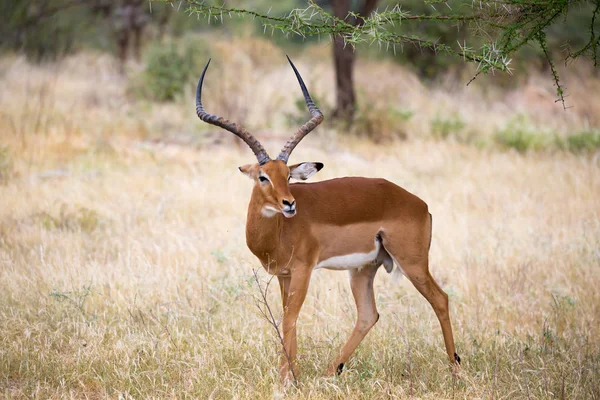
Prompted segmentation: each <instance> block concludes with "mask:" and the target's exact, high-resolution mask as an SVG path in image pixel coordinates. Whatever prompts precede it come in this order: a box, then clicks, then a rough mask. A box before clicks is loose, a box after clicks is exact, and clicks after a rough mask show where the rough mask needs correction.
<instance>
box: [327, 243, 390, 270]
mask: <svg viewBox="0 0 600 400" xmlns="http://www.w3.org/2000/svg"><path fill="white" fill-rule="evenodd" d="M381 264H384V265H385V269H386V271H387V272H392V269H393V267H394V262H393V261H392V258H391V257H390V255H389V254H388V252H387V251H386V250H385V249H384V248H383V246H381V242H380V240H379V239H378V238H376V239H375V249H374V250H373V251H370V252H368V253H351V254H344V255H341V256H334V257H331V258H328V259H326V260H323V261H321V262H320V263H318V264H317V266H316V267H315V269H320V268H325V269H332V270H337V271H345V270H350V269H358V268H363V267H367V266H379V265H381Z"/></svg>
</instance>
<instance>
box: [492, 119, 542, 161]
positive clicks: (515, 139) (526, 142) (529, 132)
mask: <svg viewBox="0 0 600 400" xmlns="http://www.w3.org/2000/svg"><path fill="white" fill-rule="evenodd" d="M494 140H495V141H496V143H497V144H498V145H500V146H501V147H503V148H506V149H515V150H516V151H518V152H519V153H525V152H527V151H529V150H541V149H543V148H545V147H547V146H546V145H547V140H545V138H544V136H542V135H541V134H540V133H538V132H537V131H536V130H535V129H533V128H532V127H531V126H530V125H529V124H528V123H527V120H526V119H525V118H523V117H518V118H516V119H513V120H511V121H510V122H509V123H508V124H507V126H506V127H505V128H504V129H501V130H499V131H498V132H496V134H495V135H494Z"/></svg>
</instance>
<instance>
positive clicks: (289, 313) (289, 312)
mask: <svg viewBox="0 0 600 400" xmlns="http://www.w3.org/2000/svg"><path fill="white" fill-rule="evenodd" d="M309 280H310V273H306V272H304V271H294V273H293V274H292V277H291V278H287V277H286V278H279V284H280V287H281V295H282V298H283V303H284V308H283V323H282V331H283V345H284V348H283V354H282V356H281V363H280V369H279V376H280V377H281V380H282V381H283V382H289V381H291V380H294V378H295V377H297V375H296V374H295V373H294V372H293V371H295V369H294V367H293V365H294V359H295V358H296V351H297V348H298V345H297V341H296V321H297V320H298V315H299V314H300V309H301V308H302V304H303V303H304V299H305V298H306V292H307V291H308V282H309Z"/></svg>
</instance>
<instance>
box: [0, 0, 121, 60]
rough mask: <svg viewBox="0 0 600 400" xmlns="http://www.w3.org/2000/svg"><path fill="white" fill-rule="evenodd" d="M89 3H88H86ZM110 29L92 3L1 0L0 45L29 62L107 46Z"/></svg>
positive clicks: (109, 39) (64, 0)
mask: <svg viewBox="0 0 600 400" xmlns="http://www.w3.org/2000/svg"><path fill="white" fill-rule="evenodd" d="M90 3H91V2H90ZM111 34H112V32H111V26H110V23H107V22H106V21H105V20H104V18H103V17H102V15H101V14H99V13H98V9H97V8H96V5H95V4H86V3H85V2H72V1H67V0H54V1H40V0H3V1H2V2H1V6H0V37H1V39H0V46H1V47H2V48H3V49H11V50H22V51H23V52H24V53H25V54H26V55H27V56H28V57H29V58H30V59H32V60H36V61H41V60H44V59H54V58H56V57H60V56H62V55H65V54H68V53H71V52H73V51H75V50H78V49H81V48H82V47H92V48H102V49H106V48H109V47H110V44H111V43H112V40H111Z"/></svg>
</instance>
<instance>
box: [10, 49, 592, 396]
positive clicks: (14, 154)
mask: <svg viewBox="0 0 600 400" xmlns="http://www.w3.org/2000/svg"><path fill="white" fill-rule="evenodd" d="M237 48H238V49H239V47H237ZM227 61H231V62H224V61H222V63H221V65H220V66H219V68H214V69H213V70H211V71H210V73H209V78H208V82H207V83H208V87H207V89H209V90H207V92H206V100H205V102H206V105H207V107H208V109H209V110H211V111H213V112H215V113H219V114H223V115H227V116H230V117H231V118H232V119H235V117H236V116H237V115H231V113H233V114H236V113H243V114H244V117H245V121H244V122H245V123H246V124H247V125H248V126H250V127H251V128H253V129H254V131H256V132H258V133H257V136H259V137H260V138H264V139H265V144H266V146H267V147H268V149H269V150H271V151H272V152H274V151H276V150H278V148H279V147H280V146H281V144H282V143H283V142H282V140H283V138H284V137H285V136H286V135H287V134H288V133H291V131H292V128H290V127H288V126H287V124H286V119H285V118H284V117H283V116H282V115H283V114H284V113H286V112H287V113H293V112H295V109H294V104H293V102H294V100H295V99H296V98H297V97H298V96H297V87H296V85H297V83H296V82H295V81H294V76H293V74H291V73H290V70H289V67H288V66H287V65H286V64H285V62H284V58H281V62H279V63H277V64H272V65H271V66H269V65H263V66H261V67H260V75H258V76H257V75H253V74H252V73H251V70H252V68H253V67H256V61H252V57H251V54H250V55H248V54H244V53H243V52H240V53H239V54H237V55H236V57H235V58H233V59H231V60H227ZM297 64H298V67H299V68H300V70H301V71H302V73H303V75H304V78H305V80H306V81H307V83H308V84H309V88H310V89H311V91H312V92H313V93H315V94H317V96H320V97H321V98H323V99H324V101H326V102H331V101H332V94H331V89H332V87H331V82H332V79H331V77H332V72H331V69H330V66H329V64H327V63H324V62H317V63H312V62H310V58H309V57H306V58H303V59H299V60H298V62H297ZM132 68H135V66H132ZM358 70H359V84H360V86H361V88H362V89H361V90H363V91H366V92H367V93H380V94H381V96H385V99H386V101H390V102H398V103H399V104H401V105H402V106H405V107H407V108H411V109H412V110H414V112H415V113H416V114H415V117H414V118H412V119H411V120H410V121H409V127H408V128H407V129H408V130H409V131H410V134H409V140H408V141H404V142H392V143H391V144H388V145H386V146H377V145H374V144H371V143H369V142H367V141H365V140H363V139H360V138H355V137H348V136H345V135H344V134H343V132H337V131H335V130H334V129H333V128H331V127H321V128H319V130H318V131H316V132H314V133H313V134H311V136H309V137H308V138H306V139H305V140H304V141H303V143H302V144H301V145H300V146H299V147H298V149H297V150H296V151H295V152H294V155H293V160H290V161H291V162H295V161H301V160H314V161H322V162H324V163H325V169H324V170H323V171H321V172H320V173H319V175H318V176H317V177H316V178H317V179H328V178H333V177H339V176H346V175H348V176H351V175H364V176H372V177H376V176H380V177H385V178H387V179H389V180H391V181H393V182H395V183H397V184H399V185H401V186H403V187H404V188H406V189H408V190H409V191H411V192H413V193H415V194H417V195H418V196H420V197H421V198H423V199H424V200H425V201H426V202H427V203H428V204H429V206H430V210H431V212H432V214H433V221H434V229H433V231H434V237H433V243H432V249H431V269H432V272H433V275H434V276H435V277H436V279H437V281H438V282H439V283H440V284H441V285H442V287H443V288H444V290H445V291H446V292H447V293H448V294H449V296H450V302H451V312H452V322H453V326H454V330H455V336H456V342H457V347H458V351H459V354H460V355H461V357H462V359H463V368H462V371H461V374H460V376H459V377H458V378H457V379H455V380H454V379H453V378H452V375H451V374H450V370H449V368H448V366H447V365H446V357H445V355H444V354H445V353H444V350H443V341H442V336H441V330H440V329H439V325H438V322H437V320H436V319H435V315H434V313H433V311H432V309H431V307H430V306H429V304H428V303H427V302H426V301H425V300H424V299H423V298H422V297H421V296H420V295H419V294H418V292H417V291H416V290H415V289H414V288H413V287H412V286H411V285H410V283H409V282H408V281H407V280H406V279H401V278H400V277H399V276H398V275H396V274H392V275H387V274H385V273H384V272H383V271H382V272H380V274H379V275H378V277H377V279H376V296H377V302H378V307H379V311H380V314H381V319H380V321H379V323H378V324H377V325H376V326H375V328H374V329H373V330H372V332H371V333H370V334H369V335H368V336H367V338H366V339H365V341H364V342H363V344H361V346H360V347H359V350H358V351H357V353H356V354H355V356H354V357H353V358H352V360H351V362H350V363H349V365H348V366H347V367H348V369H347V370H346V371H345V372H344V373H343V374H342V375H341V376H340V377H338V378H333V379H325V378H321V374H322V373H323V372H324V370H325V368H326V367H327V365H328V362H330V361H331V360H332V358H333V357H334V355H335V353H336V352H337V351H338V349H339V347H340V346H341V345H342V344H343V342H344V340H345V338H346V335H348V334H349V333H350V331H351V328H352V324H353V320H354V318H355V311H354V305H353V301H352V296H351V294H350V291H349V290H348V284H347V276H346V275H345V274H343V273H335V272H330V271H319V272H318V273H315V274H314V275H313V278H312V281H311V287H310V292H309V295H308V298H307V301H306V303H305V306H304V308H303V311H302V313H301V316H300V321H299V329H300V331H299V335H300V342H299V344H300V350H299V353H300V358H299V365H300V371H301V378H300V381H299V385H298V387H292V388H288V389H287V390H286V391H283V389H282V388H281V387H279V386H278V384H277V368H276V365H277V352H278V344H277V338H276V336H275V333H274V332H273V330H272V328H271V327H270V326H269V324H268V323H267V322H266V321H265V320H264V319H263V318H262V316H261V314H260V313H259V312H258V310H257V308H256V307H257V297H258V296H259V292H258V288H257V287H256V284H255V283H254V282H253V278H252V269H253V268H255V269H256V268H258V263H257V261H256V260H255V258H254V257H253V256H252V254H251V253H250V252H249V251H248V250H247V248H246V246H245V237H244V224H245V213H246V205H247V201H248V198H249V194H250V190H251V182H249V181H248V180H247V179H246V178H245V177H244V176H242V175H241V174H240V173H239V172H238V171H237V168H236V167H237V166H238V165H241V164H245V163H248V162H252V161H253V158H252V155H251V152H249V151H248V150H247V149H246V148H244V147H236V146H232V144H233V143H234V141H233V140H232V139H231V138H230V137H229V136H231V135H230V134H228V133H227V132H218V131H216V130H214V129H213V128H211V127H207V126H203V125H202V124H201V123H200V122H198V121H197V120H196V117H195V116H194V112H193V110H194V107H193V101H192V100H190V99H191V98H192V97H193V96H192V94H191V91H190V93H188V95H187V96H186V97H185V99H182V100H181V101H177V102H175V103H171V104H150V103H145V102H141V101H139V100H136V99H134V98H132V97H131V96H128V95H127V91H126V86H127V82H126V80H125V78H123V77H121V76H120V75H119V74H118V69H117V68H116V65H115V61H114V60H113V59H112V58H110V57H109V56H106V55H102V54H80V55H77V56H74V57H70V58H68V59H66V60H64V61H62V62H60V63H57V64H48V65H44V66H33V65H30V64H28V63H27V62H25V61H24V60H23V59H21V58H19V57H12V58H4V59H2V60H1V61H0V132H1V136H0V138H1V139H0V140H1V142H0V146H1V147H2V149H4V151H3V152H0V155H2V157H4V159H5V164H4V165H8V166H7V167H4V168H5V170H4V171H5V176H6V178H5V180H4V183H3V185H2V186H0V291H1V292H2V296H1V297H0V390H1V391H2V393H3V396H4V397H5V398H29V397H35V398H88V397H89V398H171V397H173V398H183V397H191V398H215V399H216V398H248V399H256V398H271V397H279V396H287V397H289V398H306V399H309V398H310V399H315V398H316V399H318V398H323V399H325V398H327V399H328V398H340V399H342V398H343V399H352V398H428V399H439V398H468V399H475V398H481V399H483V398H485V399H500V398H510V399H513V398H532V399H536V398H540V399H541V398H543V399H546V398H581V399H594V398H600V385H599V383H598V382H600V344H599V341H600V324H599V321H600V293H599V292H598V287H599V285H600V206H599V204H600V203H599V199H600V173H599V172H600V165H599V162H598V156H597V155H596V156H594V155H588V156H574V155H571V154H567V153H556V154H550V153H544V152H542V153H530V154H525V155H519V154H516V153H513V152H500V151H496V150H491V149H483V150H481V149H478V148H476V147H473V146H467V145H462V144H459V143H456V142H453V141H432V140H428V139H426V138H425V135H421V131H426V130H428V129H430V125H429V121H430V120H431V119H432V117H433V115H434V114H435V113H439V112H449V113H450V112H458V113H460V114H461V116H462V118H463V119H465V120H466V121H467V122H468V124H469V126H470V127H471V128H473V129H476V128H480V129H481V130H482V131H489V132H492V131H493V129H495V128H496V127H497V126H499V125H502V124H504V123H505V122H506V120H507V119H509V118H511V115H512V114H513V113H523V112H525V113H530V114H531V115H533V116H535V118H539V121H540V123H542V122H543V123H544V124H546V125H554V126H556V127H562V129H565V130H568V129H571V128H573V129H579V128H581V127H585V126H589V125H590V124H593V123H594V122H593V118H597V115H596V116H592V117H589V116H586V114H585V113H577V112H573V113H572V114H571V113H567V114H564V113H563V112H562V111H560V108H559V109H558V111H556V110H555V108H553V107H555V105H554V104H549V103H543V105H541V104H542V103H541V101H536V102H535V104H528V103H527V101H523V103H518V102H515V101H514V99H515V98H526V96H527V93H526V92H527V90H528V89H527V88H524V89H523V88H522V89H520V90H516V91H514V92H513V93H512V94H511V96H513V97H510V96H509V97H505V98H501V97H497V100H494V101H491V100H490V101H488V100H489V98H487V97H485V95H484V94H482V93H483V92H482V91H481V90H480V89H479V88H475V89H473V90H472V92H471V91H469V90H462V89H461V90H459V91H458V92H455V91H454V92H453V91H450V90H447V89H442V88H440V89H430V88H426V87H424V86H422V85H421V84H420V83H419V82H418V81H417V80H416V79H415V78H414V77H413V76H412V75H410V74H409V73H408V72H406V71H405V70H403V69H402V68H399V67H396V66H393V65H390V64H385V63H384V64H378V63H375V62H360V63H359V65H358ZM367 72H368V73H369V74H370V76H369V74H367ZM224 77H225V78H224ZM234 77H235V79H234ZM373 77H377V79H375V80H374V79H373ZM219 80H220V81H219ZM532 81H533V78H532ZM593 84H594V85H597V82H596V81H594V83H593ZM536 88H537V86H536ZM569 89H571V90H576V91H579V90H581V91H583V90H584V89H583V88H579V86H578V85H575V84H574V85H571V87H570V88H569ZM536 90H538V89H536ZM539 90H546V89H539ZM233 96H235V97H236V99H235V102H233V101H234V100H232V99H231V97H233ZM497 96H500V95H499V94H498V95H497ZM514 96H516V97H514ZM573 97H577V96H573ZM373 98H374V99H375V98H379V97H378V95H374V97H373ZM236 104H238V106H237V107H236V106H235V105H236ZM519 104H521V105H519ZM528 106H530V107H528ZM227 107H231V110H228V109H227ZM535 107H538V108H539V107H548V108H549V109H550V111H539V110H536V108H535ZM556 107H560V106H556ZM228 111H230V112H228ZM542 113H543V114H542ZM0 165H3V164H2V163H0ZM299 207H302V205H299ZM260 276H261V279H263V284H264V283H265V282H266V281H267V280H268V276H267V274H266V273H264V272H261V274H260ZM274 286H275V285H272V287H270V288H269V293H268V294H269V297H268V298H269V303H270V305H271V306H272V307H273V310H274V311H275V312H276V314H277V316H278V317H279V316H280V313H281V312H280V307H279V304H280V300H279V294H278V293H277V290H276V288H275V287H274Z"/></svg>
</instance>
